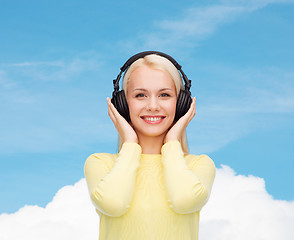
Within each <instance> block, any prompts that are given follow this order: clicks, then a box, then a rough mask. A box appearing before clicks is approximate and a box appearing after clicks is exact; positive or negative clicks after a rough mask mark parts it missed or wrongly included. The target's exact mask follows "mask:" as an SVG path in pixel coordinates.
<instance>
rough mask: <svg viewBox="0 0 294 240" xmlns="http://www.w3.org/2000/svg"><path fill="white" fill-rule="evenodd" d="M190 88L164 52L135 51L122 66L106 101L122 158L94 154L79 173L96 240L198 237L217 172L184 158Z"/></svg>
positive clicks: (203, 159)
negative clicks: (95, 218)
mask: <svg viewBox="0 0 294 240" xmlns="http://www.w3.org/2000/svg"><path fill="white" fill-rule="evenodd" d="M125 70H127V72H126V74H125V76H124V83H123V86H124V87H123V88H124V90H122V91H119V92H118V81H119V78H120V76H121V74H122V72H123V71H125ZM179 71H180V72H181V74H182V76H183V78H184V81H185V89H184V87H183V83H182V80H181V77H180V74H179ZM189 85H190V81H189V80H188V79H187V77H186V75H185V74H184V73H183V71H182V70H181V66H180V65H179V64H178V63H177V62H176V61H175V60H174V59H173V58H171V57H170V56H168V55H166V54H164V53H160V52H143V53H139V54H137V55H135V56H133V57H132V58H130V59H129V60H128V61H127V62H126V64H125V65H124V66H123V67H122V68H121V73H120V74H119V76H118V77H117V80H116V81H114V88H115V91H114V93H113V98H112V99H110V98H108V99H107V102H108V114H109V116H110V118H111V120H112V121H113V123H114V125H115V127H116V129H117V131H118V133H119V136H120V141H121V144H120V149H119V153H118V154H108V153H96V154H92V155H91V156H90V157H89V158H88V159H87V161H86V163H85V169H84V170H85V176H86V180H87V183H88V189H89V193H90V196H91V199H92V201H93V203H94V205H95V207H96V210H97V213H98V214H99V216H100V237H99V239H101V240H116V239H121V240H125V239H128V240H137V239H140V240H145V239H146V240H147V239H148V240H150V239H154V240H157V239H158V240H159V239H160V240H165V239H166V240H178V239H183V240H188V239H189V240H190V239H191V240H192V239H193V240H195V239H198V226H199V212H200V210H201V208H202V207H203V206H204V205H205V203H206V202H207V201H208V198H209V196H210V192H211V188H212V184H213V181H214V177H215V166H214V163H213V161H212V160H211V159H210V158H209V157H208V156H207V155H199V156H197V155H192V154H189V152H188V147H187V142H186V135H185V129H186V127H187V126H188V124H189V122H190V121H191V120H192V119H193V117H194V116H195V108H196V107H195V106H196V100H195V98H191V97H190V91H189V89H190V86H189Z"/></svg>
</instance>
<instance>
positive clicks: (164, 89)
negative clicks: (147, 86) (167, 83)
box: [159, 88, 172, 91]
mask: <svg viewBox="0 0 294 240" xmlns="http://www.w3.org/2000/svg"><path fill="white" fill-rule="evenodd" d="M166 90H169V91H172V89H171V88H162V89H160V90H159V91H166Z"/></svg>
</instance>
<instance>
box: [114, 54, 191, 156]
mask: <svg viewBox="0 0 294 240" xmlns="http://www.w3.org/2000/svg"><path fill="white" fill-rule="evenodd" d="M142 66H148V67H150V68H151V69H155V70H161V71H163V72H166V73H167V74H169V76H170V77H171V79H172V80H173V81H174V84H175V87H176V92H177V96H178V95H179V93H180V90H183V89H184V86H183V81H182V78H181V75H180V73H179V71H178V69H177V68H176V67H175V66H174V64H172V63H171V62H170V61H169V60H168V59H167V58H165V57H162V56H159V55H156V54H151V55H147V56H145V57H144V58H139V59H138V60H136V61H135V62H134V63H132V64H131V66H130V67H129V68H128V70H127V71H126V72H125V74H124V77H123V84H122V89H123V90H124V92H125V94H126V95H127V89H128V88H127V85H128V80H129V78H130V75H131V74H132V72H133V71H134V70H135V69H137V68H138V67H142ZM180 143H181V145H182V149H183V152H184V153H185V154H189V148H188V142H187V135H186V130H185V131H184V133H183V135H182V137H181V139H180ZM122 144H123V142H122V140H121V138H120V137H119V151H120V149H121V147H122Z"/></svg>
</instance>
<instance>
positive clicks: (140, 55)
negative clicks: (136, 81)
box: [113, 51, 191, 92]
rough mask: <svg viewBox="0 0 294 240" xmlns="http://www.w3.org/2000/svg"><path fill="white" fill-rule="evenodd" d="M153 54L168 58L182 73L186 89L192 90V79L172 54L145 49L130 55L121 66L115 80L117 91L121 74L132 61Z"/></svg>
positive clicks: (114, 85) (115, 89) (114, 84)
mask: <svg viewBox="0 0 294 240" xmlns="http://www.w3.org/2000/svg"><path fill="white" fill-rule="evenodd" d="M151 54H156V55H159V56H161V57H164V58H166V59H168V60H169V61H170V62H171V63H172V64H173V65H174V66H175V67H176V68H177V69H178V70H179V71H180V73H181V74H182V78H183V80H184V82H185V90H187V91H190V88H191V80H189V79H188V78H187V76H186V74H185V73H184V72H183V70H182V66H181V65H180V64H178V63H177V61H176V60H175V59H173V58H172V57H171V56H169V55H167V54H165V53H163V52H158V51H144V52H140V53H137V54H135V55H134V56H132V57H130V58H129V59H128V60H127V61H126V62H125V64H124V65H123V66H122V67H121V68H120V73H119V74H118V76H117V78H116V79H115V80H113V87H114V91H115V92H117V91H119V80H120V78H121V75H122V73H123V72H124V71H126V70H127V69H128V68H129V67H130V66H131V65H132V63H134V62H135V61H136V60H138V59H139V58H143V57H145V56H147V55H151Z"/></svg>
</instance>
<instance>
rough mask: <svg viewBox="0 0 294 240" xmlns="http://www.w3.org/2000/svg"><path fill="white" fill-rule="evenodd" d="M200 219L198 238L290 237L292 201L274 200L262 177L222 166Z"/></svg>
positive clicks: (252, 239) (284, 239) (283, 239)
mask: <svg viewBox="0 0 294 240" xmlns="http://www.w3.org/2000/svg"><path fill="white" fill-rule="evenodd" d="M201 220H202V221H201V226H200V239H202V240H210V239H218V240H231V239H232V240H233V239H238V240H243V239H244V240H245V239H250V240H260V239H266V240H276V239H281V240H288V239H293V237H294V232H293V226H292V225H293V222H294V201H282V200H275V199H273V198H272V196H270V195H269V194H268V193H267V192H266V189H265V182H264V180H263V179H261V178H258V177H255V176H243V175H236V174H235V172H234V171H233V170H232V169H231V168H229V167H227V166H222V168H221V169H218V171H217V176H216V179H215V185H214V189H213V192H212V195H211V198H210V201H209V203H208V204H207V206H206V207H205V208H204V209H203V211H202V214H201Z"/></svg>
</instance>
